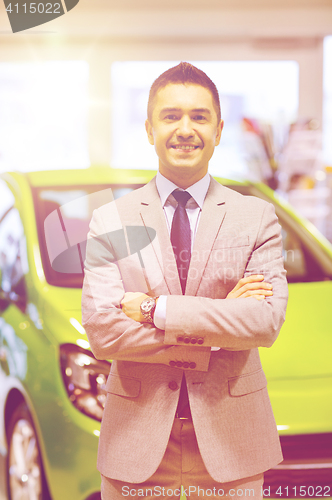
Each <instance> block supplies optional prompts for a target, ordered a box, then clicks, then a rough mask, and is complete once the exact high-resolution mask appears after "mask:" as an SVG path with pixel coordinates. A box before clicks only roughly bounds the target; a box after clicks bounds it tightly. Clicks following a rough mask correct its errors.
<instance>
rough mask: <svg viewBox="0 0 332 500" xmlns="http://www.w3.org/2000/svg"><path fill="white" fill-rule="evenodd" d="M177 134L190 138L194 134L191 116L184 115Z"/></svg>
mask: <svg viewBox="0 0 332 500" xmlns="http://www.w3.org/2000/svg"><path fill="white" fill-rule="evenodd" d="M176 134H177V136H178V137H180V138H183V139H188V138H190V137H192V136H193V135H194V131H193V128H192V123H191V119H190V117H189V116H183V117H182V118H181V120H180V122H179V126H178V128H177V131H176Z"/></svg>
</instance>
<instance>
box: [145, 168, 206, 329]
mask: <svg viewBox="0 0 332 500" xmlns="http://www.w3.org/2000/svg"><path fill="white" fill-rule="evenodd" d="M209 185H210V175H209V174H208V173H207V174H206V175H205V176H204V177H203V178H202V179H201V180H199V181H198V182H196V183H195V184H193V185H192V186H189V187H188V188H187V189H186V190H185V191H187V192H188V193H189V194H190V195H191V198H190V199H189V200H188V202H187V205H186V212H187V214H188V219H189V224H190V235H191V249H193V245H194V240H195V236H196V233H197V228H198V223H199V219H200V216H201V211H202V207H203V203H204V200H205V197H206V193H207V191H208V189H209ZM156 186H157V190H158V193H159V196H160V200H161V204H162V206H163V209H164V214H165V219H166V224H167V228H168V232H169V234H170V233H171V227H172V222H173V217H174V212H175V209H176V207H177V201H176V199H175V198H174V196H172V192H173V191H174V189H179V190H180V191H184V189H182V188H179V187H178V186H177V185H176V184H174V182H172V181H170V180H168V179H166V177H164V176H163V175H162V174H161V173H160V172H157V177H156ZM166 303H167V295H161V296H160V297H159V299H158V302H157V306H156V309H155V312H154V317H153V319H154V324H155V326H156V327H157V328H160V329H161V330H165V325H166Z"/></svg>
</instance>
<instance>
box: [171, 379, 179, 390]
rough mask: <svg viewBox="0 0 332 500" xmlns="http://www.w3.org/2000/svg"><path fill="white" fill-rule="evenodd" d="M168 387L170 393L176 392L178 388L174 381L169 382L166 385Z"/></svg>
mask: <svg viewBox="0 0 332 500" xmlns="http://www.w3.org/2000/svg"><path fill="white" fill-rule="evenodd" d="M168 387H169V388H170V389H171V390H172V391H176V389H178V388H179V386H178V384H177V383H176V382H175V380H171V382H170V383H169V384H168Z"/></svg>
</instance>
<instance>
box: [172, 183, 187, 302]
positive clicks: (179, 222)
mask: <svg viewBox="0 0 332 500" xmlns="http://www.w3.org/2000/svg"><path fill="white" fill-rule="evenodd" d="M172 195H173V196H174V198H175V199H176V201H177V202H178V206H177V207H176V210H175V212H174V217H173V222H172V229H171V243H172V246H173V251H174V255H175V259H176V265H177V268H178V273H179V277H180V283H181V288H182V293H183V294H184V292H185V290H186V283H187V276H188V269H189V264H190V258H191V235H190V224H189V218H188V214H187V211H186V209H185V206H186V204H187V202H188V200H189V199H190V198H191V195H190V194H189V193H188V192H187V191H173V193H172Z"/></svg>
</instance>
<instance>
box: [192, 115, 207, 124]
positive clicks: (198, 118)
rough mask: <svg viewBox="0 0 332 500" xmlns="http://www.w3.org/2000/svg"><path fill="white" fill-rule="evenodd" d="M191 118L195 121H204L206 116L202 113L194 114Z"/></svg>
mask: <svg viewBox="0 0 332 500" xmlns="http://www.w3.org/2000/svg"><path fill="white" fill-rule="evenodd" d="M193 119H194V120H195V121H196V122H205V121H206V117H205V116H204V115H195V116H194V117H193Z"/></svg>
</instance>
